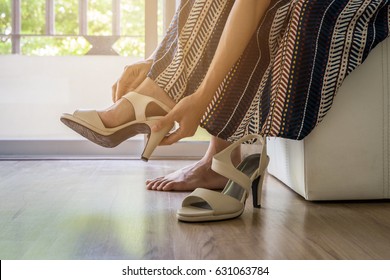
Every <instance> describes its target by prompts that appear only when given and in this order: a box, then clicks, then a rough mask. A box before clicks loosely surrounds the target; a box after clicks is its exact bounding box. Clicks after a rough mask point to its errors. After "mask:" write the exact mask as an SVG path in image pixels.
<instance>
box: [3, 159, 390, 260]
mask: <svg viewBox="0 0 390 280" xmlns="http://www.w3.org/2000/svg"><path fill="white" fill-rule="evenodd" d="M189 163H191V162H190V161H150V162H149V163H144V162H141V161H131V160H106V161H105V160H100V161H0V178H1V179H0V196H1V205H0V259H167V260H170V259H222V260H225V259H390V204H389V203H388V201H374V202H322V203H318V202H317V203H314V202H308V201H305V200H304V199H302V198H301V197H300V196H298V195H296V194H295V193H294V192H292V191H291V190H290V189H288V188H287V187H285V186H284V185H283V184H281V183H280V182H279V181H277V180H276V179H274V178H273V177H271V176H267V178H266V182H265V187H264V193H263V203H262V206H263V207H262V208H261V209H253V208H252V206H251V205H252V204H251V203H249V202H250V201H248V203H247V205H246V209H245V212H244V214H243V215H242V216H241V217H239V218H237V219H234V220H229V221H223V222H210V223H201V224H191V223H182V222H178V221H177V220H176V216H175V213H176V209H178V207H180V204H181V201H182V199H183V198H184V197H185V196H186V195H187V193H184V192H155V191H148V190H146V189H145V187H144V182H145V180H146V179H147V178H153V177H156V176H161V175H163V174H166V173H168V172H172V171H174V170H176V169H178V168H180V167H182V166H184V165H187V164H189ZM249 199H251V197H249Z"/></svg>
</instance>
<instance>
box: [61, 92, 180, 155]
mask: <svg viewBox="0 0 390 280" xmlns="http://www.w3.org/2000/svg"><path fill="white" fill-rule="evenodd" d="M122 98H125V99H126V100H128V101H129V102H130V103H131V104H132V106H133V108H134V112H135V120H134V121H130V122H128V123H125V124H123V125H120V126H117V127H114V128H107V127H105V126H104V124H103V122H102V120H101V119H100V117H99V115H98V113H97V111H96V110H77V111H75V112H74V113H73V114H63V115H62V116H61V121H62V122H63V123H64V124H65V125H67V126H68V127H70V128H71V129H73V130H74V131H76V132H77V133H79V134H80V135H82V136H84V137H85V138H87V139H88V140H90V141H92V142H94V143H96V144H98V145H100V146H103V147H106V148H113V147H116V146H117V145H119V144H120V143H122V142H123V141H125V140H126V139H128V138H130V137H133V136H135V135H137V134H148V135H149V137H148V140H147V143H146V145H145V149H144V151H143V152H142V156H141V159H143V160H145V161H148V160H149V158H150V156H151V154H152V153H153V151H154V149H155V148H156V147H157V146H158V144H160V142H161V140H162V139H163V138H164V137H165V135H166V134H167V133H168V132H169V131H170V130H171V129H172V128H173V125H174V124H173V123H172V125H171V126H167V127H164V128H162V129H161V130H160V131H158V132H152V130H151V127H152V126H153V124H154V123H155V122H156V121H157V120H159V119H160V118H162V116H146V113H145V112H146V108H147V106H148V105H149V104H150V103H155V104H157V105H158V106H159V107H160V108H161V109H162V110H163V111H165V112H166V113H168V112H169V111H170V108H169V107H168V106H166V105H165V104H163V103H161V102H160V101H158V100H156V99H154V98H153V97H149V96H145V95H142V94H139V93H136V92H129V93H127V94H125V95H124V96H123V97H122Z"/></svg>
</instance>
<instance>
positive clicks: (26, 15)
mask: <svg viewBox="0 0 390 280" xmlns="http://www.w3.org/2000/svg"><path fill="white" fill-rule="evenodd" d="M45 6H46V1H45V0H33V1H31V0H22V1H21V10H22V11H21V14H22V34H44V33H45V13H46V12H45Z"/></svg>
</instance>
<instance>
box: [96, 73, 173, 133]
mask: <svg viewBox="0 0 390 280" xmlns="http://www.w3.org/2000/svg"><path fill="white" fill-rule="evenodd" d="M134 91H135V92H137V93H140V94H143V95H147V96H151V97H153V98H155V99H157V100H159V101H160V102H162V103H164V104H165V105H167V106H168V107H170V108H172V107H173V106H175V102H174V101H173V100H172V99H171V98H170V97H169V96H168V95H167V94H166V93H165V91H164V90H162V89H161V88H160V87H159V86H158V85H157V84H156V83H155V82H154V81H153V80H151V79H149V78H146V79H145V80H144V81H143V82H142V83H141V84H140V85H139V86H138V87H137V88H136V89H135V90H134ZM134 105H135V104H134ZM98 114H99V117H100V119H101V120H102V122H103V124H104V125H105V127H117V126H119V125H122V124H125V123H127V122H130V121H132V120H135V114H134V108H133V105H132V104H131V103H130V102H129V101H128V100H127V99H124V98H121V99H119V100H118V101H117V102H115V103H114V104H113V105H112V106H111V107H109V108H107V109H105V110H101V111H98ZM163 114H165V111H163V110H162V109H161V108H160V106H158V105H157V104H153V103H151V104H150V105H149V106H148V108H147V110H146V115H147V116H148V115H149V116H159V115H163Z"/></svg>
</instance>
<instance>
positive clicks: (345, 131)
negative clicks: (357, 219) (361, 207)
mask: <svg viewBox="0 0 390 280" xmlns="http://www.w3.org/2000/svg"><path fill="white" fill-rule="evenodd" d="M389 94H390V42H389V40H385V41H384V42H383V43H381V44H380V45H378V46H377V47H376V48H375V49H374V50H373V51H372V52H371V54H370V55H369V57H368V58H367V59H366V61H365V62H364V63H363V64H362V65H361V66H360V67H358V68H357V69H356V70H355V71H354V72H352V73H351V74H350V75H349V76H348V77H347V78H346V80H345V81H344V83H343V85H342V86H341V88H340V90H339V92H338V94H337V96H336V97H335V99H334V103H333V106H332V108H331V110H330V111H329V112H328V114H327V115H326V116H325V119H324V120H323V122H322V123H321V124H319V126H317V127H316V128H315V129H314V131H313V132H312V133H311V134H310V135H309V136H307V137H306V138H305V139H304V140H302V141H294V140H286V139H279V138H269V139H268V154H269V156H270V158H271V161H270V165H269V168H268V172H269V173H270V174H271V175H273V176H275V177H276V178H278V179H279V180H280V181H282V182H283V183H284V184H286V185H287V186H288V187H290V188H291V189H293V190H294V191H296V192H297V193H298V194H300V195H301V196H303V197H304V198H305V199H307V200H360V199H389V198H390V154H389V148H390V110H389V106H390V97H389Z"/></svg>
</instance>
